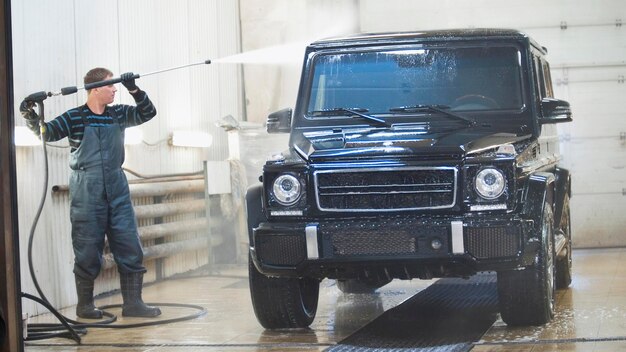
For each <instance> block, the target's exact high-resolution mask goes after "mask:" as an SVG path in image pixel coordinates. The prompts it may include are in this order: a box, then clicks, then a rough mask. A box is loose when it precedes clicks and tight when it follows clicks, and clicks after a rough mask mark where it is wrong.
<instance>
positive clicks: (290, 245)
mask: <svg viewBox="0 0 626 352" xmlns="http://www.w3.org/2000/svg"><path fill="white" fill-rule="evenodd" d="M255 249H256V252H257V257H258V258H259V260H260V261H261V262H263V263H265V264H273V265H296V264H298V263H300V262H301V261H303V260H304V258H305V256H306V243H305V238H304V236H301V235H284V234H282V235H267V234H264V235H262V236H255Z"/></svg>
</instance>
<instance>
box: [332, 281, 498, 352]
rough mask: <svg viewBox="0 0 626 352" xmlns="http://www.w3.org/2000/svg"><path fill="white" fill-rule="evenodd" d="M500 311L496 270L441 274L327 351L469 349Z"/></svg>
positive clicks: (436, 351)
mask: <svg viewBox="0 0 626 352" xmlns="http://www.w3.org/2000/svg"><path fill="white" fill-rule="evenodd" d="M497 312H498V293H497V287H496V275H495V273H488V274H479V275H475V276H473V277H472V278H470V279H469V280H463V279H441V280H439V281H437V282H436V283H434V284H432V285H431V286H429V287H428V288H427V289H425V290H424V291H421V292H419V293H418V294H416V295H415V296H413V297H412V298H410V299H409V300H407V301H405V302H404V303H402V304H400V305H399V306H396V307H394V308H392V309H390V310H388V311H386V312H385V313H383V314H382V315H381V316H380V317H378V318H376V319H375V320H374V321H372V322H371V323H369V324H368V325H366V326H364V327H363V328H362V329H360V330H358V331H357V332H356V333H354V334H352V335H350V336H348V337H347V338H346V339H344V340H343V341H340V342H339V343H338V344H337V345H335V346H332V347H330V348H327V349H326V350H325V351H327V352H382V351H419V352H426V351H428V352H461V351H469V350H471V349H472V347H473V344H472V343H473V342H476V341H478V340H479V339H480V338H481V337H482V335H483V334H484V333H485V332H486V331H487V330H488V329H489V327H491V325H492V324H493V323H494V322H495V320H496V317H497Z"/></svg>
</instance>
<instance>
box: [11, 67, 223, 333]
mask: <svg viewBox="0 0 626 352" xmlns="http://www.w3.org/2000/svg"><path fill="white" fill-rule="evenodd" d="M210 63H211V60H204V61H201V62H195V63H190V64H186V65H181V66H176V67H170V68H166V69H162V70H157V71H153V72H148V73H144V74H142V75H140V74H134V75H133V77H132V78H133V79H137V78H140V77H146V76H150V75H155V74H158V73H163V72H167V71H173V70H178V69H181V68H186V67H191V66H197V65H208V64H210ZM121 81H122V79H121V77H117V78H111V79H107V80H104V81H99V82H93V83H88V84H85V85H84V86H83V87H76V86H71V87H65V88H61V90H60V91H59V92H46V91H41V92H36V93H32V94H30V95H28V96H27V97H26V98H24V100H25V101H27V102H29V103H30V104H33V105H34V104H37V107H38V109H39V126H40V133H41V140H42V143H43V151H44V154H45V155H46V157H45V158H44V161H45V170H46V171H45V177H44V191H43V194H42V197H41V201H40V204H39V208H38V210H37V213H36V215H35V219H34V220H33V224H32V226H31V231H30V236H29V241H28V264H29V269H30V275H31V278H32V280H33V283H34V285H35V289H36V290H37V292H38V293H39V296H40V297H41V298H38V297H35V296H33V295H29V294H27V293H22V297H25V298H28V299H31V300H33V301H36V302H38V303H40V304H42V305H44V306H45V307H46V308H47V309H48V310H49V311H50V312H52V313H53V314H54V315H55V316H56V317H57V318H58V319H59V321H61V325H62V326H58V327H57V326H44V327H38V326H37V327H35V328H37V329H38V330H37V332H36V333H34V334H32V333H29V338H27V339H26V340H40V339H45V338H51V337H66V338H71V339H73V340H75V341H76V342H78V343H79V344H80V341H81V338H80V336H79V334H83V333H86V331H85V330H84V328H86V327H99V328H105V327H110V328H131V327H141V326H150V325H157V324H166V323H172V322H177V321H183V320H189V319H194V318H197V317H199V316H201V315H204V314H205V313H206V309H204V308H203V307H201V306H197V305H191V304H174V303H159V304H158V305H163V306H171V307H184V308H192V309H195V310H196V313H195V314H190V315H187V316H183V317H180V318H170V319H164V320H158V321H153V322H147V323H131V324H122V325H120V324H118V325H110V324H111V323H112V322H115V321H116V320H117V317H116V316H114V315H112V314H110V313H108V312H106V311H105V312H103V314H104V315H105V316H107V317H108V318H109V319H107V320H104V321H101V322H99V323H92V324H85V323H81V322H78V321H75V320H72V319H69V318H67V317H65V316H63V315H61V314H60V313H58V312H57V311H56V310H55V309H54V307H52V305H51V304H50V302H49V301H48V299H47V298H46V296H45V295H44V294H43V291H42V290H41V288H40V287H39V283H38V281H37V278H36V276H35V272H34V268H33V263H32V248H33V238H34V234H35V229H36V227H37V223H38V222H39V217H40V216H41V212H42V210H43V205H44V203H45V200H46V193H47V188H48V158H47V151H46V142H45V137H44V134H45V133H46V123H45V117H44V104H43V101H44V100H46V99H47V98H48V97H52V96H57V95H70V94H74V93H76V92H78V91H79V90H82V89H84V90H89V89H93V88H98V87H103V86H108V85H111V84H116V83H120V82H121ZM114 306H116V305H109V306H105V307H102V308H103V309H104V308H111V307H114ZM42 325H49V324H42ZM62 328H65V329H66V330H67V331H68V332H67V333H62V332H58V330H60V329H62Z"/></svg>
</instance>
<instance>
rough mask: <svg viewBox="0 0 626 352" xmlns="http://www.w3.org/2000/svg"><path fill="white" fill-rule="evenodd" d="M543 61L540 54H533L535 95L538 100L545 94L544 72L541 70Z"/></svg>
mask: <svg viewBox="0 0 626 352" xmlns="http://www.w3.org/2000/svg"><path fill="white" fill-rule="evenodd" d="M541 71H542V70H541V62H540V59H539V56H536V55H533V75H534V78H535V87H534V90H535V95H536V96H537V99H538V100H541V98H543V97H544V96H545V87H544V85H543V73H542V72H541Z"/></svg>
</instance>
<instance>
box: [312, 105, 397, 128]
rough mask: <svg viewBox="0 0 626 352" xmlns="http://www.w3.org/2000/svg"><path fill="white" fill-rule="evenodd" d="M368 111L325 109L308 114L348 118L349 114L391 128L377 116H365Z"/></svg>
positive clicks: (363, 109) (358, 109)
mask: <svg viewBox="0 0 626 352" xmlns="http://www.w3.org/2000/svg"><path fill="white" fill-rule="evenodd" d="M368 111H369V110H367V109H365V108H330V109H324V110H314V111H309V113H308V114H309V115H311V116H332V115H338V114H341V115H345V116H348V114H350V115H356V116H359V117H362V118H364V119H366V120H368V121H371V122H376V123H378V124H381V125H383V126H387V127H389V123H388V122H387V121H385V120H383V119H381V118H378V117H376V116H372V115H367V114H364V113H366V112H368Z"/></svg>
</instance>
